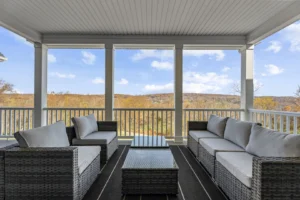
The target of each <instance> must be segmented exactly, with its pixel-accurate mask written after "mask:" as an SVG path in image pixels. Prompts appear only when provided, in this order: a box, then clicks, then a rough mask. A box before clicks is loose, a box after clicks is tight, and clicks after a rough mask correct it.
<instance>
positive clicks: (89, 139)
mask: <svg viewBox="0 0 300 200" xmlns="http://www.w3.org/2000/svg"><path fill="white" fill-rule="evenodd" d="M116 136H117V132H115V131H97V132H94V133H91V134H89V135H87V136H85V138H83V139H77V138H74V139H73V141H72V143H73V145H99V144H109V143H110V142H111V141H112V140H113V139H114V138H115V137H116Z"/></svg>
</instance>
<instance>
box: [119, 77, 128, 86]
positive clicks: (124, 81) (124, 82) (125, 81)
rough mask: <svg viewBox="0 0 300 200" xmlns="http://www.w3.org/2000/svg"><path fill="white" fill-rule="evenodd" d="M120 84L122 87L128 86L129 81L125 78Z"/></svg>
mask: <svg viewBox="0 0 300 200" xmlns="http://www.w3.org/2000/svg"><path fill="white" fill-rule="evenodd" d="M118 84H120V85H127V84H128V80H127V79H125V78H121V80H120V81H118Z"/></svg>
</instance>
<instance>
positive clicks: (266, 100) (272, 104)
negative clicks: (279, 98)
mask: <svg viewBox="0 0 300 200" xmlns="http://www.w3.org/2000/svg"><path fill="white" fill-rule="evenodd" d="M277 106H278V102H276V101H274V99H273V98H272V97H258V98H255V99H254V107H255V108H256V109H261V110H275V109H276V108H277Z"/></svg>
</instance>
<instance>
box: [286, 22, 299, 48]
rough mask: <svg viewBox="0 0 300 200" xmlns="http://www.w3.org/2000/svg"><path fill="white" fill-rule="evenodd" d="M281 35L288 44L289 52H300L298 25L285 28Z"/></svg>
mask: <svg viewBox="0 0 300 200" xmlns="http://www.w3.org/2000/svg"><path fill="white" fill-rule="evenodd" d="M283 34H284V37H285V39H286V40H288V41H289V42H290V51H292V52H296V51H298V52H300V23H295V24H292V25H290V26H288V27H286V28H285V29H284V31H283Z"/></svg>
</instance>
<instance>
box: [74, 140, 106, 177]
mask: <svg viewBox="0 0 300 200" xmlns="http://www.w3.org/2000/svg"><path fill="white" fill-rule="evenodd" d="M77 148H78V168H79V174H81V173H82V172H83V171H84V170H85V169H86V168H87V167H88V166H89V165H90V164H91V162H92V161H93V160H94V159H95V158H96V157H97V156H98V155H99V154H100V151H101V147H100V146H78V147H77Z"/></svg>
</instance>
